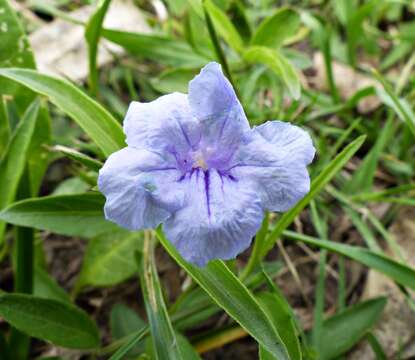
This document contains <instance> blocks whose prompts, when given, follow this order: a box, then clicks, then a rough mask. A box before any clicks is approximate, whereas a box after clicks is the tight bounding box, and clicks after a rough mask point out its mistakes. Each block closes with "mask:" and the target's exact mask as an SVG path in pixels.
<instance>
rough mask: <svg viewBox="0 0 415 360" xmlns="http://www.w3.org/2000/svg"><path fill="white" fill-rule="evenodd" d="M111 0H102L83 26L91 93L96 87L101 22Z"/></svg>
mask: <svg viewBox="0 0 415 360" xmlns="http://www.w3.org/2000/svg"><path fill="white" fill-rule="evenodd" d="M110 3H111V0H102V1H100V3H99V4H98V6H97V8H96V10H95V11H94V13H93V14H92V16H91V17H90V19H89V21H88V23H87V24H86V26H85V39H86V41H87V44H88V61H89V86H90V87H91V91H92V93H93V94H95V93H96V91H97V87H98V69H97V51H98V44H99V38H100V36H101V30H102V24H103V22H104V18H105V15H106V13H107V11H108V8H109V6H110Z"/></svg>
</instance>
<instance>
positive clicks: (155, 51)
mask: <svg viewBox="0 0 415 360" xmlns="http://www.w3.org/2000/svg"><path fill="white" fill-rule="evenodd" d="M101 35H102V36H103V37H105V38H106V39H107V40H109V41H112V42H114V43H116V44H118V45H120V46H122V47H123V48H125V49H126V50H127V51H128V52H129V53H131V54H133V55H137V56H138V57H140V58H144V59H149V60H153V61H156V62H158V63H161V64H165V65H170V66H174V67H190V68H191V67H196V68H197V67H201V66H204V65H206V63H207V62H208V61H209V59H208V58H205V57H203V56H201V55H198V54H196V53H195V52H194V51H193V50H192V48H191V47H190V46H189V45H188V44H187V43H185V42H184V41H180V40H175V39H172V38H168V37H165V36H158V35H148V34H139V33H131V32H124V31H116V30H107V29H102V32H101Z"/></svg>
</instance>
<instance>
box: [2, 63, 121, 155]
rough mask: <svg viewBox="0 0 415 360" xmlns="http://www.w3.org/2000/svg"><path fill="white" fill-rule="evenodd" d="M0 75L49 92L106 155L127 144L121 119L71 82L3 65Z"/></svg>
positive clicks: (45, 92) (57, 104)
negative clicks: (117, 118)
mask: <svg viewBox="0 0 415 360" xmlns="http://www.w3.org/2000/svg"><path fill="white" fill-rule="evenodd" d="M0 76H4V77H6V78H8V79H12V80H14V81H17V82H19V83H21V84H22V85H24V86H26V87H28V88H30V89H32V90H33V91H36V92H37V93H39V94H42V95H45V96H47V97H48V99H49V101H50V102H52V103H53V104H54V105H56V106H57V107H58V108H60V109H61V110H62V111H63V112H65V113H66V114H67V115H69V116H70V117H71V118H72V119H73V120H75V121H76V122H77V123H78V125H79V126H80V127H81V128H82V129H83V130H84V131H85V132H86V134H87V135H88V136H90V137H91V139H92V140H93V141H94V142H95V143H96V144H97V145H98V146H99V147H100V148H101V150H102V151H103V153H104V154H105V155H107V156H108V155H110V154H111V153H113V152H114V151H117V150H119V149H120V148H122V147H124V146H125V143H124V133H123V131H122V128H121V125H120V124H119V123H118V122H117V120H115V119H114V118H113V117H112V115H111V114H110V113H109V112H108V111H107V110H105V109H104V108H103V107H102V106H101V105H99V104H98V103H97V102H96V101H94V100H93V99H91V98H90V97H88V96H87V95H85V94H84V93H83V92H82V91H81V90H79V89H78V88H77V87H76V86H74V85H72V84H71V83H70V82H68V81H66V80H63V79H59V78H55V77H52V76H49V75H44V74H40V73H38V72H36V71H34V70H29V69H16V68H10V69H0Z"/></svg>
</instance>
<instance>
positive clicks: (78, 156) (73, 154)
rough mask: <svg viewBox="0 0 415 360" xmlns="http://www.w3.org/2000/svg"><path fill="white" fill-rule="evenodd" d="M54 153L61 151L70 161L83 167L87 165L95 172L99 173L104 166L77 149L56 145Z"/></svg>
mask: <svg viewBox="0 0 415 360" xmlns="http://www.w3.org/2000/svg"><path fill="white" fill-rule="evenodd" d="M52 150H54V151H59V152H61V153H62V154H64V155H65V156H67V157H68V158H70V159H73V160H75V161H77V162H79V163H81V164H82V165H85V166H86V167H87V168H88V169H90V170H93V171H99V170H100V169H101V168H102V167H103V166H104V164H103V163H102V162H101V161H98V160H96V159H93V158H91V157H90V156H88V155H85V154H83V153H81V152H79V151H77V150H75V149H72V148H69V147H67V146H62V145H56V146H54V147H53V148H52Z"/></svg>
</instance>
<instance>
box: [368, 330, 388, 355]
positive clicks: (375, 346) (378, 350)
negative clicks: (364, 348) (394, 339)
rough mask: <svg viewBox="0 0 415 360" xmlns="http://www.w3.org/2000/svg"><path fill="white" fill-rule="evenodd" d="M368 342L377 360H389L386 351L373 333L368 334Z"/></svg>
mask: <svg viewBox="0 0 415 360" xmlns="http://www.w3.org/2000/svg"><path fill="white" fill-rule="evenodd" d="M366 340H367V341H368V343H369V345H370V347H371V348H372V351H373V352H374V353H375V355H376V360H388V357H387V356H386V354H385V351H384V350H383V348H382V345H381V344H380V343H379V340H378V339H377V338H376V336H375V335H374V334H373V333H371V332H369V333H367V334H366Z"/></svg>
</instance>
